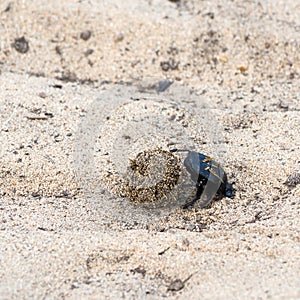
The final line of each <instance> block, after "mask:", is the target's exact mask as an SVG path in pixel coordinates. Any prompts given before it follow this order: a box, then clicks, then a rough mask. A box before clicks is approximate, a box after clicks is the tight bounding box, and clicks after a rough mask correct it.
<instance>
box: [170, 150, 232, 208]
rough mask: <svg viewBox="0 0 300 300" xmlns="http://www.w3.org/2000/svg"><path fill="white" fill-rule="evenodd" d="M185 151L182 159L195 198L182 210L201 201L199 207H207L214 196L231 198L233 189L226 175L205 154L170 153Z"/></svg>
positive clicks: (191, 152)
mask: <svg viewBox="0 0 300 300" xmlns="http://www.w3.org/2000/svg"><path fill="white" fill-rule="evenodd" d="M178 151H187V152H188V154H187V156H186V158H185V159H184V166H185V167H186V170H187V171H188V173H189V174H190V175H191V179H192V181H193V182H195V183H196V187H197V192H196V196H195V197H194V198H193V199H192V200H190V201H189V202H187V203H185V204H184V205H183V208H188V207H190V206H193V205H194V204H195V202H196V201H197V200H199V199H201V204H200V206H201V207H205V206H207V205H208V204H209V203H210V202H211V201H212V200H213V198H214V196H215V195H216V194H218V195H220V196H226V197H229V198H232V197H233V187H232V184H231V183H228V182H227V175H226V173H225V171H224V169H223V168H222V167H221V165H220V164H219V163H218V162H216V161H215V160H213V159H212V158H211V157H209V156H206V155H205V154H202V153H199V152H195V151H189V150H178V149H173V150H171V152H178Z"/></svg>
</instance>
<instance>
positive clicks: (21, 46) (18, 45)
mask: <svg viewBox="0 0 300 300" xmlns="http://www.w3.org/2000/svg"><path fill="white" fill-rule="evenodd" d="M13 47H14V48H15V49H16V50H17V51H18V52H20V53H26V52H28V50H29V44H28V41H27V40H26V39H25V37H24V36H22V37H21V38H16V39H15V42H14V43H13Z"/></svg>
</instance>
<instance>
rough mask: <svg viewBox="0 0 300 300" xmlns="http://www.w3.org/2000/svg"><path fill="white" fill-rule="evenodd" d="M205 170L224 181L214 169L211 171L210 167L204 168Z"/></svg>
mask: <svg viewBox="0 0 300 300" xmlns="http://www.w3.org/2000/svg"><path fill="white" fill-rule="evenodd" d="M205 170H208V171H209V172H210V173H211V174H213V175H214V176H216V177H217V178H218V179H219V180H220V181H221V182H222V183H224V180H223V179H222V178H221V177H220V176H219V175H218V174H217V173H216V172H215V171H213V170H212V169H211V168H210V167H207V168H205Z"/></svg>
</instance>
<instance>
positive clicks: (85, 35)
mask: <svg viewBox="0 0 300 300" xmlns="http://www.w3.org/2000/svg"><path fill="white" fill-rule="evenodd" d="M91 36H92V32H91V31H90V30H86V31H82V32H81V33H80V38H81V39H82V40H84V41H87V40H88V39H90V37H91Z"/></svg>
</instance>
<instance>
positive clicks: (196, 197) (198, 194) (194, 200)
mask: <svg viewBox="0 0 300 300" xmlns="http://www.w3.org/2000/svg"><path fill="white" fill-rule="evenodd" d="M196 186H197V187H198V188H197V193H196V196H195V197H194V198H193V199H192V200H191V201H189V202H187V203H185V204H183V205H182V208H183V209H187V208H189V207H190V206H193V205H194V204H195V203H196V201H197V200H199V199H200V197H201V194H202V192H203V184H201V183H200V185H196Z"/></svg>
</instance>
